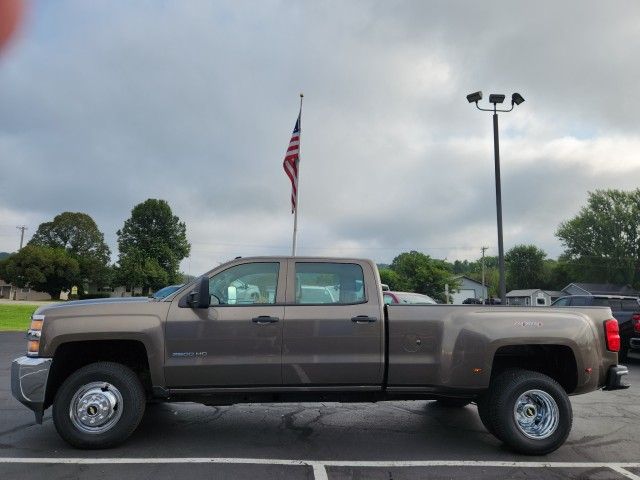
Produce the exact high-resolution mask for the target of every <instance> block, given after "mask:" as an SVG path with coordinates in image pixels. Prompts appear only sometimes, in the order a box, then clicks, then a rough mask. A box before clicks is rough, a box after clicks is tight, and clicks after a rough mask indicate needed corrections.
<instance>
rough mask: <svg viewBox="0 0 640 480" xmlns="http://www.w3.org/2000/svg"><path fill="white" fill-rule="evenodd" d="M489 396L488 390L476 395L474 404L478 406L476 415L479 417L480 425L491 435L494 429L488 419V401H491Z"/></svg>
mask: <svg viewBox="0 0 640 480" xmlns="http://www.w3.org/2000/svg"><path fill="white" fill-rule="evenodd" d="M489 397H490V395H489V392H486V393H484V394H483V395H481V396H480V397H478V399H477V400H476V406H477V407H478V416H479V417H480V421H481V422H482V425H484V428H486V429H487V430H488V431H489V433H490V434H491V435H493V436H495V435H496V434H495V430H494V429H493V425H491V422H490V421H489V402H490V401H491V400H490V398H489Z"/></svg>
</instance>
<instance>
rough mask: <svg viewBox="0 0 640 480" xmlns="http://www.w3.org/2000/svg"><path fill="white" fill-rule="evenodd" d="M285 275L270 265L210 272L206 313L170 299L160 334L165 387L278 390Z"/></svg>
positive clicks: (281, 266) (282, 264)
mask: <svg viewBox="0 0 640 480" xmlns="http://www.w3.org/2000/svg"><path fill="white" fill-rule="evenodd" d="M286 269H287V262H286V261H277V260H276V261H265V262H249V263H239V264H235V265H232V266H229V267H228V268H224V269H222V270H220V271H217V272H214V274H213V275H212V276H211V277H210V279H209V294H210V296H211V303H212V305H211V306H210V307H209V308H208V309H199V308H191V307H189V306H188V305H187V304H186V303H185V301H184V300H185V299H183V298H176V299H174V301H173V302H172V304H171V308H170V309H169V315H168V317H167V324H166V331H165V338H166V347H165V355H166V358H165V381H166V383H167V386H168V387H176V388H179V387H233V386H240V387H250V386H267V385H277V386H280V385H281V384H282V365H281V359H282V325H283V319H284V306H283V304H284V295H285V285H286ZM188 294H189V293H188V292H186V293H183V294H181V295H180V297H186V296H187V295H188Z"/></svg>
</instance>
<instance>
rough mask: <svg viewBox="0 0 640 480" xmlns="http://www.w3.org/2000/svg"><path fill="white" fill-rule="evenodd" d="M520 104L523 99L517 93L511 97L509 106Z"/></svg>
mask: <svg viewBox="0 0 640 480" xmlns="http://www.w3.org/2000/svg"><path fill="white" fill-rule="evenodd" d="M522 102H524V97H523V96H522V95H520V94H519V93H514V94H513V95H511V105H514V104H515V105H520V104H521V103H522Z"/></svg>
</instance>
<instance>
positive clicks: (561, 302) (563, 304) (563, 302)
mask: <svg viewBox="0 0 640 480" xmlns="http://www.w3.org/2000/svg"><path fill="white" fill-rule="evenodd" d="M569 300H571V299H570V298H568V297H565V298H561V299H560V300H558V301H557V302H556V303H555V304H554V305H553V306H554V307H566V306H567V305H569Z"/></svg>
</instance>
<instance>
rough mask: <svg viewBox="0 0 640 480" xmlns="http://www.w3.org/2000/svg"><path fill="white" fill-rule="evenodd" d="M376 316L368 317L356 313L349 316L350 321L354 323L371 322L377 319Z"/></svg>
mask: <svg viewBox="0 0 640 480" xmlns="http://www.w3.org/2000/svg"><path fill="white" fill-rule="evenodd" d="M377 320H378V319H377V318H376V317H370V316H368V315H358V316H357V317H351V321H352V322H355V323H373V322H375V321H377Z"/></svg>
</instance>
